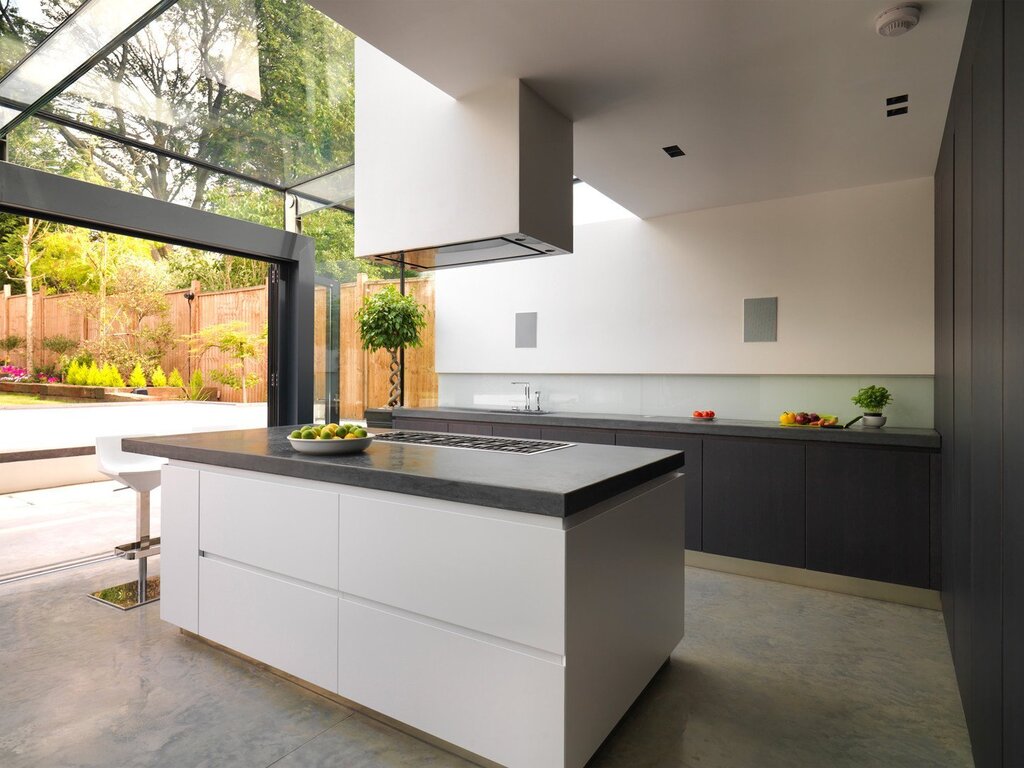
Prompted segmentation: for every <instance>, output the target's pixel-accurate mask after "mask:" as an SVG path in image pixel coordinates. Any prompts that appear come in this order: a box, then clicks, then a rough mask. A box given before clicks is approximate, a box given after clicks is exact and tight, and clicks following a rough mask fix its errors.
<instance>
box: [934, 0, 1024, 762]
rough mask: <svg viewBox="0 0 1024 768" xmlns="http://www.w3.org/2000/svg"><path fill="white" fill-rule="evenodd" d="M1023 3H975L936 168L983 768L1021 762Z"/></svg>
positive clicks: (950, 395) (955, 480)
mask: <svg viewBox="0 0 1024 768" xmlns="http://www.w3.org/2000/svg"><path fill="white" fill-rule="evenodd" d="M1022 48H1024V3H1018V2H1002V1H1001V0H1000V1H996V0H975V2H974V4H973V5H972V8H971V16H970V20H969V22H968V28H967V35H966V37H965V40H964V47H963V51H962V54H961V58H960V64H959V68H958V71H957V77H956V82H955V86H954V91H953V96H952V99H951V101H950V108H949V115H948V118H947V122H946V128H945V133H944V136H943V141H942V147H941V151H940V155H939V162H938V165H937V167H936V173H935V310H936V316H935V340H936V346H935V374H936V380H935V424H936V428H937V429H938V430H939V432H940V433H941V435H942V457H941V461H942V466H943V473H942V474H943V480H942V488H941V495H942V510H943V513H942V530H943V544H942V598H943V608H944V611H945V615H946V626H947V631H948V633H949V640H950V647H951V649H952V652H953V661H954V664H955V666H956V671H957V679H958V682H959V685H960V692H961V697H962V699H963V704H964V711H965V713H966V716H967V724H968V727H969V729H970V732H971V743H972V748H973V750H974V757H975V761H976V764H977V765H978V766H979V768H988V767H989V766H992V767H995V766H1024V728H1022V726H1021V723H1022V722H1024V651H1022V647H1024V519H1022V514H1024V505H1022V500H1024V462H1022V459H1024V437H1022V430H1024V424H1022V421H1024V414H1021V413H1020V411H1021V408H1022V406H1024V404H1022V402H1021V400H1022V397H1021V393H1022V392H1024V354H1022V350H1024V344H1022V328H1024V309H1022V307H1024V293H1022V292H1024V265H1022V256H1024V53H1022Z"/></svg>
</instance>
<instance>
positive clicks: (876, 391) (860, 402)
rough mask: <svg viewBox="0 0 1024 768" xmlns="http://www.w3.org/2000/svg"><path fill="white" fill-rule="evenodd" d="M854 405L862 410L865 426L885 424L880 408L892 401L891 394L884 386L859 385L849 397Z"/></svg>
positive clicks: (873, 426)
mask: <svg viewBox="0 0 1024 768" xmlns="http://www.w3.org/2000/svg"><path fill="white" fill-rule="evenodd" d="M850 400H851V401H852V402H853V404H854V405H856V406H857V407H858V408H860V409H861V410H862V411H864V416H863V424H864V426H865V427H872V428H874V429H877V428H878V427H882V426H885V416H883V415H882V409H883V408H885V406H887V405H888V404H889V403H891V402H892V395H891V394H889V390H888V389H886V388H885V387H875V386H870V387H861V388H860V389H859V390H857V394H856V395H854V396H853V397H851V398H850Z"/></svg>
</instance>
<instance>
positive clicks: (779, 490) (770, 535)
mask: <svg viewBox="0 0 1024 768" xmlns="http://www.w3.org/2000/svg"><path fill="white" fill-rule="evenodd" d="M703 475H704V504H703V511H704V520H703V538H702V542H703V545H704V551H705V552H711V553H713V554H717V555H728V556H730V557H742V558H745V559H747V560H760V561H761V562H764V563H776V564H778V565H791V566H794V567H796V568H803V567H804V563H805V555H804V552H805V544H804V447H803V446H802V445H799V444H797V445H794V444H792V443H782V442H781V441H770V440H728V439H718V440H705V441H704V456H703Z"/></svg>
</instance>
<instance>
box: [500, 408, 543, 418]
mask: <svg viewBox="0 0 1024 768" xmlns="http://www.w3.org/2000/svg"><path fill="white" fill-rule="evenodd" d="M484 413H506V414H521V415H526V416H543V415H545V414H547V413H551V411H517V410H515V409H514V408H496V409H494V410H487V411H484Z"/></svg>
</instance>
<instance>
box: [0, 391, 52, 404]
mask: <svg viewBox="0 0 1024 768" xmlns="http://www.w3.org/2000/svg"><path fill="white" fill-rule="evenodd" d="M42 402H45V398H42V397H40V396H39V395H28V394H22V393H20V392H0V405H31V404H32V403H42Z"/></svg>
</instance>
